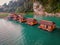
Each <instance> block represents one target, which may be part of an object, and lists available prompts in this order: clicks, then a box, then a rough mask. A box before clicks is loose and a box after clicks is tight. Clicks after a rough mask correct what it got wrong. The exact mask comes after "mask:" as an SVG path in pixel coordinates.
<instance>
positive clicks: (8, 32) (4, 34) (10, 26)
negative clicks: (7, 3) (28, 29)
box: [0, 19, 23, 45]
mask: <svg viewBox="0 0 60 45" xmlns="http://www.w3.org/2000/svg"><path fill="white" fill-rule="evenodd" d="M22 29H23V28H22V26H21V25H17V24H14V23H12V22H10V21H6V20H4V19H0V44H1V45H3V44H4V43H6V44H10V45H13V43H12V41H14V40H15V39H16V38H17V37H18V36H20V35H22V31H21V30H22ZM2 42H3V43H2Z"/></svg>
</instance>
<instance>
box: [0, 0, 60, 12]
mask: <svg viewBox="0 0 60 45" xmlns="http://www.w3.org/2000/svg"><path fill="white" fill-rule="evenodd" d="M35 1H39V2H40V3H41V4H42V5H43V7H44V8H45V11H47V12H53V13H55V12H60V0H35ZM29 11H33V0H17V1H14V2H13V1H10V2H9V4H8V5H7V4H6V3H4V4H3V8H0V12H17V13H20V12H29Z"/></svg>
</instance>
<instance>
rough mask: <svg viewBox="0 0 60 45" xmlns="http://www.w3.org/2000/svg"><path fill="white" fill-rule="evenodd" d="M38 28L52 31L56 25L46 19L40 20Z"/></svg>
mask: <svg viewBox="0 0 60 45" xmlns="http://www.w3.org/2000/svg"><path fill="white" fill-rule="evenodd" d="M38 28H41V29H44V30H47V31H50V32H51V31H53V30H54V29H55V28H56V25H55V23H54V22H51V21H46V20H41V21H40V26H39V27H38Z"/></svg>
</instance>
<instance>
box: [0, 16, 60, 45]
mask: <svg viewBox="0 0 60 45" xmlns="http://www.w3.org/2000/svg"><path fill="white" fill-rule="evenodd" d="M26 17H27V18H31V17H32V18H34V16H32V15H27V16H26ZM36 19H37V20H42V19H44V20H50V21H54V22H55V23H56V25H57V27H59V28H60V18H57V17H38V18H36ZM38 26H39V25H35V26H29V25H27V24H26V23H19V22H17V21H12V20H11V21H7V20H4V19H0V45H60V29H59V28H57V29H55V30H54V31H53V32H48V31H44V30H42V29H38Z"/></svg>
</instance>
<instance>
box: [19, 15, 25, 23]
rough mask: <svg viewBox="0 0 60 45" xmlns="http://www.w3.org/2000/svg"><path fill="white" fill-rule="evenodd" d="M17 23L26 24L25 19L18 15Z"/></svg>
mask: <svg viewBox="0 0 60 45" xmlns="http://www.w3.org/2000/svg"><path fill="white" fill-rule="evenodd" d="M18 21H19V22H26V19H25V17H23V16H22V15H18Z"/></svg>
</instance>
